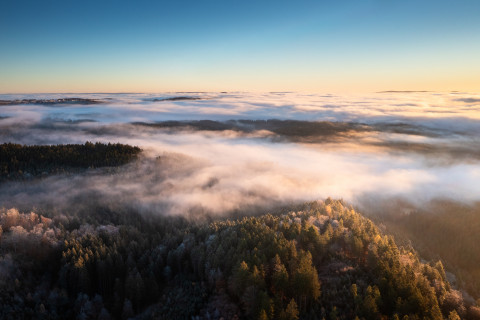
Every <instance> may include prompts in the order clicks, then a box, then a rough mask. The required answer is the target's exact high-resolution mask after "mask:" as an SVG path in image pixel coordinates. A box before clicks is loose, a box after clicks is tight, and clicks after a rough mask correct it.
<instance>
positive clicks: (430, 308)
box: [0, 199, 480, 319]
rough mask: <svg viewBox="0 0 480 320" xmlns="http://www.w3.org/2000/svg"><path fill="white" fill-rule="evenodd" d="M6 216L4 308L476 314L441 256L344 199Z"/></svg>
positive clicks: (173, 315)
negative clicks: (266, 206) (434, 258)
mask: <svg viewBox="0 0 480 320" xmlns="http://www.w3.org/2000/svg"><path fill="white" fill-rule="evenodd" d="M0 225H1V230H3V233H2V234H1V238H0V250H1V251H0V252H1V256H0V288H2V289H1V290H0V304H1V305H2V306H3V308H1V310H0V313H1V314H0V318H2V319H14V318H17V317H18V315H23V316H24V317H26V318H37V319H74V318H77V319H112V318H123V319H126V318H129V317H134V316H135V315H136V317H137V318H138V319H149V318H157V319H192V317H193V319H220V318H222V317H223V318H224V319H243V318H245V319H247V318H248V319H298V318H301V319H323V318H325V319H354V318H356V317H358V318H359V319H362V318H363V319H442V318H449V317H450V319H455V317H457V316H460V317H461V318H466V319H480V309H479V308H477V307H475V306H469V305H467V304H466V303H465V302H464V301H463V299H462V297H461V294H460V292H458V291H456V290H454V289H453V288H452V287H451V286H450V284H449V283H448V281H447V279H446V277H445V271H444V270H443V266H442V264H441V263H439V262H438V263H433V264H424V263H421V262H420V261H419V258H418V256H417V255H416V254H415V253H414V252H411V251H407V250H404V249H401V248H399V247H397V245H396V244H395V241H394V240H393V238H392V237H389V236H386V235H382V234H381V233H380V232H379V231H378V228H377V227H376V226H375V225H374V224H373V223H372V222H371V221H370V220H368V219H366V218H364V217H363V216H362V215H360V214H359V213H357V212H355V211H354V210H353V209H352V208H351V207H347V206H345V205H344V204H343V203H342V202H341V201H333V200H330V199H327V200H326V201H325V202H323V201H319V202H313V203H307V204H305V205H302V206H300V207H297V208H295V210H291V209H288V210H287V209H285V210H284V211H283V212H277V213H275V214H265V215H261V216H257V217H243V218H239V219H238V220H229V219H217V220H213V221H210V222H209V223H208V222H206V221H205V222H203V221H201V222H199V221H196V222H193V221H191V220H185V219H183V218H179V217H162V216H156V217H154V216H142V215H139V214H138V213H136V212H111V211H108V210H107V209H104V208H103V209H101V208H99V209H98V210H97V211H96V212H92V213H91V214H90V215H89V216H82V217H78V216H72V215H58V214H56V215H55V216H51V217H46V216H42V215H38V214H36V213H19V212H18V211H17V210H15V209H10V210H3V211H1V212H0ZM72 306H74V307H73V308H72Z"/></svg>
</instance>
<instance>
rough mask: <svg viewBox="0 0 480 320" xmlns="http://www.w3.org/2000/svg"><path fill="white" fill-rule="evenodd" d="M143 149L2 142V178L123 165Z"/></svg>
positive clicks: (20, 177) (121, 145) (99, 144)
mask: <svg viewBox="0 0 480 320" xmlns="http://www.w3.org/2000/svg"><path fill="white" fill-rule="evenodd" d="M140 151H141V149H140V148H138V147H132V146H129V145H123V144H119V143H117V144H111V143H108V144H103V143H98V142H97V143H95V144H94V143H91V142H86V143H85V144H66V145H35V146H23V145H19V144H13V143H4V144H0V181H2V180H7V179H8V180H11V179H22V178H31V177H35V176H41V175H47V174H52V173H54V174H55V173H63V172H69V171H72V170H73V171H75V172H77V171H78V170H79V169H85V168H99V167H113V166H120V165H123V164H126V163H128V162H129V161H131V160H133V159H135V158H136V157H137V155H138V154H139V153H140Z"/></svg>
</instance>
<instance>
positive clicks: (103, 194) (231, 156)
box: [0, 92, 480, 215]
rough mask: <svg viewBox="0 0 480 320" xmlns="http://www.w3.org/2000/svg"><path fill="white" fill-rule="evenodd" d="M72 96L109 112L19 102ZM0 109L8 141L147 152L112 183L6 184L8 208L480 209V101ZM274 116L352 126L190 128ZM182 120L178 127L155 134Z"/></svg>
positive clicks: (295, 100)
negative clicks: (443, 204) (321, 129)
mask: <svg viewBox="0 0 480 320" xmlns="http://www.w3.org/2000/svg"><path fill="white" fill-rule="evenodd" d="M72 97H78V98H83V99H96V100H98V102H100V103H95V104H81V103H61V104H59V103H50V104H49V103H26V102H25V103H24V102H21V101H20V100H22V99H60V98H72ZM0 100H5V101H15V100H16V101H17V102H12V103H4V104H3V105H0V143H4V142H13V143H20V144H65V143H85V142H86V141H92V142H97V141H98V142H112V143H117V142H119V143H124V144H130V145H136V146H139V147H141V148H142V149H143V150H144V152H143V155H142V157H141V158H140V159H139V160H138V161H137V162H135V163H132V164H129V165H127V166H125V167H124V168H122V170H118V172H116V173H115V174H111V173H110V174H104V173H102V172H100V171H99V172H96V171H92V172H90V173H88V174H80V175H76V176H72V175H68V176H62V175H59V176H51V177H48V178H44V179H40V180H38V179H37V180H33V181H20V182H5V183H2V184H0V206H3V207H7V208H8V207H12V206H23V207H25V208H38V207H41V206H43V205H45V206H49V207H51V206H57V207H58V210H72V208H75V207H78V206H81V205H83V204H84V203H85V199H89V200H88V201H90V200H91V199H95V201H98V202H100V203H101V204H104V205H109V206H113V207H115V206H129V207H135V208H139V209H141V210H145V211H146V212H147V211H148V212H151V213H158V214H190V215H191V214H195V213H196V212H199V213H200V212H201V213H210V214H217V215H221V214H223V213H227V212H236V211H241V210H253V209H254V208H260V207H271V206H277V205H282V204H287V203H292V202H303V201H311V200H317V199H324V198H326V197H334V198H343V199H345V200H347V201H349V202H350V203H353V204H354V205H358V206H362V205H366V204H368V205H369V206H372V204H373V205H375V203H376V200H378V201H388V200H389V199H398V198H402V199H408V201H409V202H411V203H414V204H417V205H418V204H420V205H421V204H422V203H427V202H428V201H430V200H432V199H438V198H447V199H452V200H456V201H463V202H474V201H478V200H480V148H479V142H480V94H472V93H462V92H443V93H439V92H379V93H372V94H369V95H349V96H347V95H333V94H324V95H321V94H301V93H290V92H272V93H264V94H254V93H242V92H233V93H232V92H229V93H192V92H181V93H165V94H134V93H132V94H108V93H106V94H33V95H0ZM269 119H278V120H298V122H293V123H288V126H291V127H294V128H293V129H295V130H296V129H298V128H296V127H300V129H301V127H302V126H305V125H306V124H307V121H308V122H312V121H315V122H331V123H332V125H333V126H335V127H336V126H338V125H339V124H341V123H347V124H349V125H348V126H347V127H346V128H347V129H342V130H337V131H335V130H334V131H333V132H330V131H329V132H328V134H324V133H320V134H318V133H312V134H311V135H310V134H308V133H307V134H302V135H297V134H295V133H293V134H292V133H290V132H291V130H290V127H287V128H283V129H282V130H283V131H274V132H272V131H271V130H269V129H268V128H269V127H268V126H262V127H255V126H254V127H252V128H250V129H249V130H239V129H238V128H231V129H228V128H227V129H222V130H218V129H217V130H210V129H208V128H203V127H202V128H198V127H195V126H191V125H185V126H182V125H181V123H182V122H189V123H190V124H191V123H192V121H193V123H194V122H195V121H198V120H214V121H218V122H228V121H230V120H269ZM174 120H175V121H181V122H180V124H179V123H176V124H175V126H170V127H166V126H155V125H151V124H157V123H162V122H165V121H174ZM352 124H354V125H355V128H356V129H354V130H351V129H350V126H351V125H352ZM282 125H285V124H283V123H282ZM358 127H360V128H361V130H358ZM365 128H366V129H365ZM294 132H295V131H294ZM88 201H87V202H88Z"/></svg>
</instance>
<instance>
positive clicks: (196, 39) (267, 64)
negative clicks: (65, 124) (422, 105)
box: [0, 0, 480, 93]
mask: <svg viewBox="0 0 480 320" xmlns="http://www.w3.org/2000/svg"><path fill="white" fill-rule="evenodd" d="M0 43H1V50H0V92H4V93H7V92H10V93H11V92H102V91H103V92H107V91H108V92H125V91H135V92H154V91H179V90H180V91H181V90H202V91H217V90H219V91H222V90H230V91H231V90H242V91H245V90H246V91H263V90H265V91H270V90H300V91H319V92H325V91H329V92H330V91H347V92H349V91H376V90H388V89H397V90H420V89H425V90H470V91H475V90H480V85H479V83H480V58H479V57H480V1H465V0H460V1H390V0H378V1H377V0H370V1H368V0H367V1H341V3H340V1H208V0H207V1H198V0H197V1H168V2H167V1H72V0H66V1H65V0H64V1H48V0H46V1H13V0H12V1H11V0H2V1H1V2H0Z"/></svg>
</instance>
